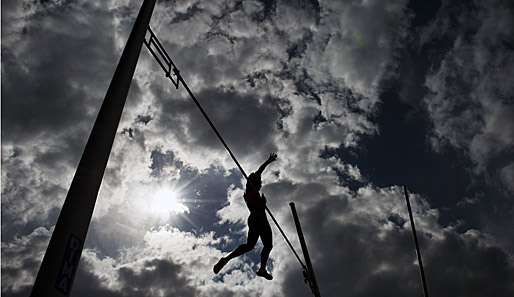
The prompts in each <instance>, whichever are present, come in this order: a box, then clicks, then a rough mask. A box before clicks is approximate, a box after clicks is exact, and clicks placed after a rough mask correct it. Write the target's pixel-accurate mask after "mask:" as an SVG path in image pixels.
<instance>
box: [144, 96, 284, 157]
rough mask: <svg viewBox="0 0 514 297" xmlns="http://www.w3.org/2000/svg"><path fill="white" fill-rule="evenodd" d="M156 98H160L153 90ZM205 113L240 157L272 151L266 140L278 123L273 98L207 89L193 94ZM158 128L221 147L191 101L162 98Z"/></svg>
mask: <svg viewBox="0 0 514 297" xmlns="http://www.w3.org/2000/svg"><path fill="white" fill-rule="evenodd" d="M154 92H155V93H156V96H157V97H164V95H163V93H162V91H161V90H159V89H154ZM196 96H197V97H198V98H199V100H200V101H201V103H202V105H203V107H204V109H205V110H206V112H207V114H209V116H210V117H211V119H212V120H213V122H214V123H215V124H216V127H217V129H218V130H219V131H221V133H222V134H223V137H224V138H225V140H226V141H227V143H228V144H229V146H230V147H231V148H232V149H233V150H234V152H236V154H237V155H240V156H241V157H244V156H246V155H249V154H253V153H255V152H257V151H260V152H266V151H268V152H269V151H275V150H276V149H275V147H274V144H273V143H272V140H271V139H270V135H273V132H274V131H275V129H277V124H278V112H277V107H276V103H275V100H276V99H275V98H272V97H265V98H258V97H257V96H256V95H254V94H241V93H238V92H237V91H236V90H230V89H228V90H223V89H222V90H219V89H209V90H204V91H202V92H199V93H198V94H196ZM159 121H160V124H161V125H162V128H161V129H166V130H168V131H170V132H172V133H175V134H176V136H177V138H180V139H181V140H182V141H187V142H188V143H189V144H190V145H192V146H199V147H204V148H208V149H211V150H223V147H222V146H221V144H220V142H219V140H218V139H217V137H216V135H215V134H214V132H213V131H212V129H211V128H210V127H209V126H208V124H207V122H206V121H205V119H204V118H203V117H202V116H201V114H200V112H199V111H198V110H197V108H196V106H195V105H194V103H193V102H192V101H189V100H185V99H179V100H177V99H171V100H164V101H163V108H162V113H161V115H160V119H159Z"/></svg>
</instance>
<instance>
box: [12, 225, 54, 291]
mask: <svg viewBox="0 0 514 297" xmlns="http://www.w3.org/2000/svg"><path fill="white" fill-rule="evenodd" d="M2 233H3V232H2ZM50 236H51V232H50V231H49V230H47V229H45V228H42V227H40V228H36V229H34V231H33V232H32V233H30V234H29V235H27V236H21V237H17V238H15V239H14V240H11V241H9V242H7V241H4V240H3V239H2V296H28V294H29V292H30V289H31V288H32V284H33V276H35V275H36V273H37V269H38V268H39V263H40V261H41V260H42V258H43V251H44V250H45V249H46V246H47V244H48V241H49V240H50Z"/></svg>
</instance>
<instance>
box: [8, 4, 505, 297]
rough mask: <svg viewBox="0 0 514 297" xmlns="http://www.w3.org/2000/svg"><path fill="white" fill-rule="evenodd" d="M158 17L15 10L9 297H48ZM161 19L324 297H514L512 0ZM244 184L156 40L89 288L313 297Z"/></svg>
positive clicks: (89, 259) (170, 8)
mask: <svg viewBox="0 0 514 297" xmlns="http://www.w3.org/2000/svg"><path fill="white" fill-rule="evenodd" d="M139 6H140V3H139V1H135V0H109V1H101V0H94V1H91V0H76V1H66V0H45V1H43V0H39V1H35V0H23V1H14V0H12V1H2V14H1V19H2V29H1V31H2V40H1V41H2V45H1V50H2V54H1V58H2V72H1V77H2V79H1V83H2V85H1V95H2V97H1V100H2V106H1V133H2V135H1V140H2V170H1V174H2V180H1V181H2V198H1V202H2V205H1V219H2V229H1V248H2V249H1V260H2V261H1V267H2V270H1V272H2V274H1V280H2V285H1V292H2V296H28V294H29V292H30V289H31V286H32V284H33V281H34V278H35V275H36V273H37V270H38V268H39V265H40V262H41V260H42V257H43V254H44V251H45V249H46V246H47V244H48V241H49V238H50V235H51V232H52V230H53V226H54V224H55V222H56V220H57V216H58V214H59V211H60V208H61V206H62V203H63V201H64V198H65V196H66V193H67V190H68V187H69V185H70V183H71V180H72V178H73V174H74V172H75V168H76V166H77V164H78V161H79V159H80V156H81V154H82V150H83V148H84V145H85V143H86V140H87V137H88V135H89V132H90V130H91V128H92V125H93V122H94V119H95V117H96V114H97V112H98V110H99V107H100V104H101V102H102V100H103V98H104V95H105V92H106V90H107V87H108V84H109V81H110V79H111V77H112V74H113V71H114V69H115V67H116V64H117V61H118V59H119V56H120V53H121V51H122V49H123V46H124V44H125V41H126V39H127V36H128V33H129V31H130V29H131V27H132V24H133V21H134V19H135V16H136V14H137V12H138V9H139ZM151 26H152V27H153V29H154V31H155V32H156V34H157V35H158V37H159V38H160V40H161V41H162V42H163V44H164V46H165V47H166V49H167V50H168V52H169V54H170V55H171V56H172V57H173V59H174V61H175V62H176V64H177V65H178V67H179V68H180V70H181V73H182V75H183V76H184V78H185V80H186V81H187V82H188V83H189V85H190V87H191V88H192V89H193V91H194V92H195V94H196V95H197V97H198V98H199V99H200V101H201V103H202V104H203V105H204V107H205V109H206V111H207V113H208V114H209V115H210V116H211V117H212V119H213V121H214V122H215V123H216V125H217V126H218V128H219V129H220V131H221V132H222V134H223V135H224V137H225V139H226V141H227V142H228V144H229V145H230V146H231V147H232V149H233V151H234V152H235V154H236V155H237V156H238V157H239V159H240V161H241V163H242V164H243V167H245V168H246V170H247V171H252V170H255V169H256V167H257V166H258V165H259V164H260V163H261V162H262V161H263V160H264V159H265V158H266V157H267V155H268V154H269V153H270V152H277V153H278V156H279V159H278V161H277V162H276V163H274V164H273V165H271V166H270V167H269V169H268V170H267V171H266V173H265V175H264V176H263V182H264V187H263V192H264V193H266V194H267V197H268V206H269V207H270V209H272V211H273V212H274V214H275V215H276V217H277V218H278V220H279V221H280V222H281V224H282V226H283V227H284V229H285V230H286V233H288V234H289V237H290V238H291V239H292V241H293V244H294V245H295V246H296V247H298V248H299V244H298V241H297V237H296V233H295V229H294V225H293V221H292V217H291V214H290V211H289V206H288V203H289V201H295V202H296V206H297V209H298V212H299V215H300V219H301V221H302V225H303V229H304V232H305V236H306V239H307V244H308V246H309V248H310V253H311V257H312V260H313V265H314V267H315V270H316V272H317V278H318V281H319V285H320V288H321V294H322V296H351V297H353V296H398V297H401V296H421V295H422V291H421V288H420V282H419V274H418V266H417V261H416V254H415V251H414V246H413V243H412V238H411V233H410V232H411V230H410V225H409V221H408V214H407V209H406V206H405V200H404V198H403V192H402V189H401V186H402V185H407V186H408V187H409V188H410V190H411V191H412V196H411V199H412V204H413V210H414V216H415V219H416V224H417V229H418V236H419V238H420V244H421V248H422V252H423V256H424V264H425V269H426V274H427V281H428V284H429V290H430V291H431V293H432V296H452V297H455V296H514V239H513V238H514V234H513V230H514V229H513V228H512V226H513V225H514V198H513V197H514V83H513V79H512V78H513V77H514V4H513V2H512V1H509V0H505V1H502V0H476V1H468V0H462V1H450V0H442V1H435V0H434V1H414V0H411V1H408V0H394V1H392V0H391V1H381V0H353V1H351V0H344V1H343V0H333V1H328V0H327V1H316V0H310V1H309V0H295V1H279V0H276V1H273V0H265V1H262V0H261V1H250V0H248V1H246V0H245V1H223V0H219V1H218V0H216V1H195V0H188V1H186V0H184V1H182V0H180V1H163V0H160V1H158V3H157V6H156V8H155V11H154V14H153V18H152V20H151ZM244 184H245V183H244V181H243V180H242V176H241V175H240V173H239V172H238V170H237V169H236V168H235V166H234V164H233V163H232V161H231V160H230V158H229V156H228V154H227V153H226V152H225V151H224V149H223V147H222V146H221V145H220V143H219V142H218V140H217V139H216V137H215V135H214V134H213V133H212V131H211V130H210V129H209V127H208V125H207V124H206V122H205V121H204V119H203V118H202V117H201V115H200V113H199V112H198V111H197V110H196V107H195V106H194V105H193V103H192V102H191V101H190V100H189V98H188V96H187V94H186V93H185V91H184V89H183V88H180V89H179V90H176V89H175V88H174V87H172V86H171V85H170V84H169V82H168V81H167V80H166V79H165V78H164V76H163V73H162V72H161V69H160V68H159V67H158V65H157V64H156V63H155V62H154V61H153V60H152V59H151V56H150V55H149V53H148V51H147V50H146V49H145V48H143V50H142V52H141V56H140V59H139V63H138V66H137V69H136V73H135V75H134V80H133V82H132V87H131V90H130V93H129V96H128V99H127V104H126V106H125V110H124V114H123V117H122V119H121V122H120V125H119V129H118V133H117V135H116V139H115V141H114V146H113V150H112V152H111V156H110V160H109V163H108V168H107V170H106V173H105V176H104V180H103V184H102V187H101V189H100V193H99V196H98V201H97V204H96V208H95V212H94V215H93V220H92V223H91V226H90V229H89V233H88V237H87V240H86V244H85V249H84V251H83V254H82V259H81V264H80V267H79V270H78V272H77V275H76V279H75V285H74V289H73V292H72V295H73V296H100V297H102V296H111V297H115V296H116V297H118V296H120V297H122V296H311V295H310V292H309V289H308V288H307V286H305V285H304V283H303V278H302V275H301V270H300V268H299V265H298V263H297V262H296V259H295V258H294V256H293V255H292V253H291V252H290V250H289V249H288V248H287V245H286V244H285V242H284V240H283V239H282V238H281V236H280V234H279V233H278V230H277V229H276V228H274V229H273V230H274V249H273V251H272V253H271V264H270V266H269V268H270V269H271V271H272V273H273V275H274V277H275V279H274V280H273V281H271V282H268V281H266V280H263V279H262V278H258V277H256V276H255V273H254V271H255V270H256V268H258V259H259V251H260V246H258V249H257V250H255V251H254V252H252V253H250V254H248V255H247V256H245V257H242V258H240V259H237V260H234V261H232V262H231V263H230V264H229V265H228V266H227V267H226V268H225V269H224V270H223V271H222V272H223V273H221V274H220V275H216V276H215V275H213V273H212V270H211V269H212V266H213V265H214V263H216V261H217V260H218V259H219V257H221V256H222V255H224V254H226V253H227V252H228V251H230V250H231V249H233V248H234V247H236V246H237V245H239V244H240V243H243V242H244V241H245V239H246V232H247V228H246V226H245V222H246V217H247V215H248V211H247V210H246V209H245V206H244V203H243V201H242V193H243V191H244Z"/></svg>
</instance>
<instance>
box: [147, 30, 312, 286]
mask: <svg viewBox="0 0 514 297" xmlns="http://www.w3.org/2000/svg"><path fill="white" fill-rule="evenodd" d="M147 33H149V36H148V38H146V37H145V40H144V44H145V45H146V47H147V48H148V50H149V51H150V53H151V54H152V56H153V57H154V58H155V60H156V61H157V63H158V64H159V66H161V68H162V70H164V72H165V74H166V77H167V78H168V79H169V80H170V81H171V83H172V84H173V86H175V88H176V89H178V88H179V86H180V84H182V85H183V86H184V88H185V89H186V91H187V93H188V94H189V96H190V98H191V99H192V100H193V101H194V103H195V104H196V107H198V109H199V110H200V112H201V113H202V115H203V117H204V118H205V120H206V121H207V122H208V123H209V125H210V126H211V128H212V130H213V131H214V133H215V134H216V136H217V137H218V139H219V141H220V142H221V143H222V144H223V146H224V147H225V149H226V150H227V152H228V153H229V155H230V157H231V158H232V160H233V161H234V163H235V164H236V165H237V167H238V168H239V171H240V172H241V174H242V175H243V176H244V178H245V179H246V180H247V184H248V185H250V187H254V186H253V185H252V183H251V182H250V180H249V179H248V175H247V174H246V172H245V170H244V169H243V167H242V166H241V164H240V163H239V161H238V160H237V158H236V157H235V155H234V153H233V152H232V150H231V149H230V148H229V146H228V145H227V143H226V142H225V140H224V139H223V137H222V136H221V134H220V133H219V131H218V129H217V128H216V126H214V123H213V122H212V121H211V119H210V118H209V116H208V115H207V113H206V112H205V110H204V109H203V107H202V106H201V104H200V102H198V100H197V99H196V97H195V95H194V94H193V92H192V91H191V89H189V86H188V85H187V84H186V82H185V81H184V78H183V77H182V76H181V75H180V71H179V70H178V69H177V66H176V65H175V63H173V60H172V59H171V58H170V56H169V55H168V53H167V52H166V50H165V49H164V47H163V46H162V44H161V42H160V41H159V39H158V38H157V36H156V35H155V33H154V32H153V31H152V29H151V28H150V26H149V27H148V32H147ZM147 35H148V34H147ZM254 188H255V187H254ZM265 207H266V211H267V213H268V214H269V216H270V217H271V219H272V220H273V222H274V223H275V225H276V226H277V228H278V230H279V231H280V233H281V234H282V236H283V237H284V239H285V241H286V242H287V244H288V245H289V248H290V249H291V251H292V252H293V254H294V255H295V257H296V259H297V260H298V262H299V263H300V266H301V267H302V270H303V276H304V278H305V279H306V280H307V283H308V284H309V286H310V287H311V290H312V291H313V293H314V295H315V296H319V295H317V294H316V293H315V290H316V289H317V286H316V288H315V287H313V284H315V280H314V281H313V279H312V278H313V276H314V274H313V271H312V270H310V269H309V267H307V266H306V265H305V264H304V263H303V262H302V260H301V259H300V256H298V253H297V252H296V250H295V249H294V247H293V245H292V244H291V242H290V241H289V238H288V237H287V236H286V234H285V233H284V230H282V227H280V224H279V223H278V222H277V220H276V219H275V216H273V214H272V213H271V211H270V210H269V208H268V206H265ZM318 294H319V291H318Z"/></svg>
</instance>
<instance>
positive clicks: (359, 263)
mask: <svg viewBox="0 0 514 297" xmlns="http://www.w3.org/2000/svg"><path fill="white" fill-rule="evenodd" d="M384 199H385V200H384ZM387 200H389V201H387ZM317 201H318V202H317V203H316V204H315V205H313V207H309V208H303V207H302V206H301V205H305V204H300V203H299V204H297V207H299V206H300V208H299V210H298V212H299V213H300V214H301V220H302V227H303V229H304V233H305V234H306V238H307V241H308V243H309V244H308V245H309V251H310V254H311V257H312V258H313V265H314V267H315V270H316V272H317V279H318V282H319V285H320V288H321V293H322V294H323V296H341V294H342V293H343V292H344V295H346V296H376V295H380V294H383V292H387V294H390V295H394V296H413V295H417V294H421V288H420V287H419V286H420V283H419V276H418V268H417V266H416V265H414V261H415V259H416V255H415V251H414V246H413V242H412V237H411V230H410V225H409V223H408V217H407V214H406V211H405V209H404V208H403V207H402V206H403V201H402V197H401V193H398V192H397V193H394V192H390V193H386V192H377V193H371V194H370V193H368V194H366V193H364V192H363V191H360V192H359V193H358V194H357V195H356V196H355V197H351V196H346V197H329V196H327V197H325V198H323V199H321V200H317ZM359 203H363V205H359ZM388 204H390V205H389V206H387V205H388ZM396 204H398V206H400V208H396V207H395V206H393V205H396ZM391 206H393V207H392V208H391ZM372 208H375V209H377V210H378V212H376V211H377V210H371V209H372ZM415 211H416V209H415ZM419 211H420V212H419V213H418V214H417V217H416V219H417V220H418V221H417V224H418V226H417V227H418V236H419V237H420V242H421V247H422V251H423V256H424V264H425V269H426V272H427V279H428V283H429V289H430V291H431V294H433V295H436V296H492V295H494V296H510V295H512V294H513V293H514V285H513V284H512V282H511V281H510V280H511V279H512V278H513V277H514V263H512V259H511V258H510V257H509V255H508V254H506V253H505V252H504V251H503V250H502V249H500V248H498V247H495V246H490V245H488V244H487V243H486V240H484V239H483V238H480V236H479V235H477V233H475V232H473V231H469V232H467V233H464V234H460V233H458V232H456V231H455V230H453V229H451V228H449V229H447V230H446V231H443V230H441V229H440V230H437V229H438V228H439V227H437V228H433V227H434V226H433V225H432V227H428V226H430V225H431V224H432V223H430V221H431V220H433V218H430V215H428V216H427V214H428V213H429V212H427V209H423V208H419ZM427 227H428V228H427ZM431 229H432V230H431ZM434 231H435V232H436V233H433V232H434ZM479 284H480V285H479ZM283 290H284V295H285V296H310V292H309V291H308V290H307V288H305V287H303V286H302V285H301V275H300V272H299V271H298V270H291V271H289V273H288V274H287V278H286V280H285V283H284V287H283Z"/></svg>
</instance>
